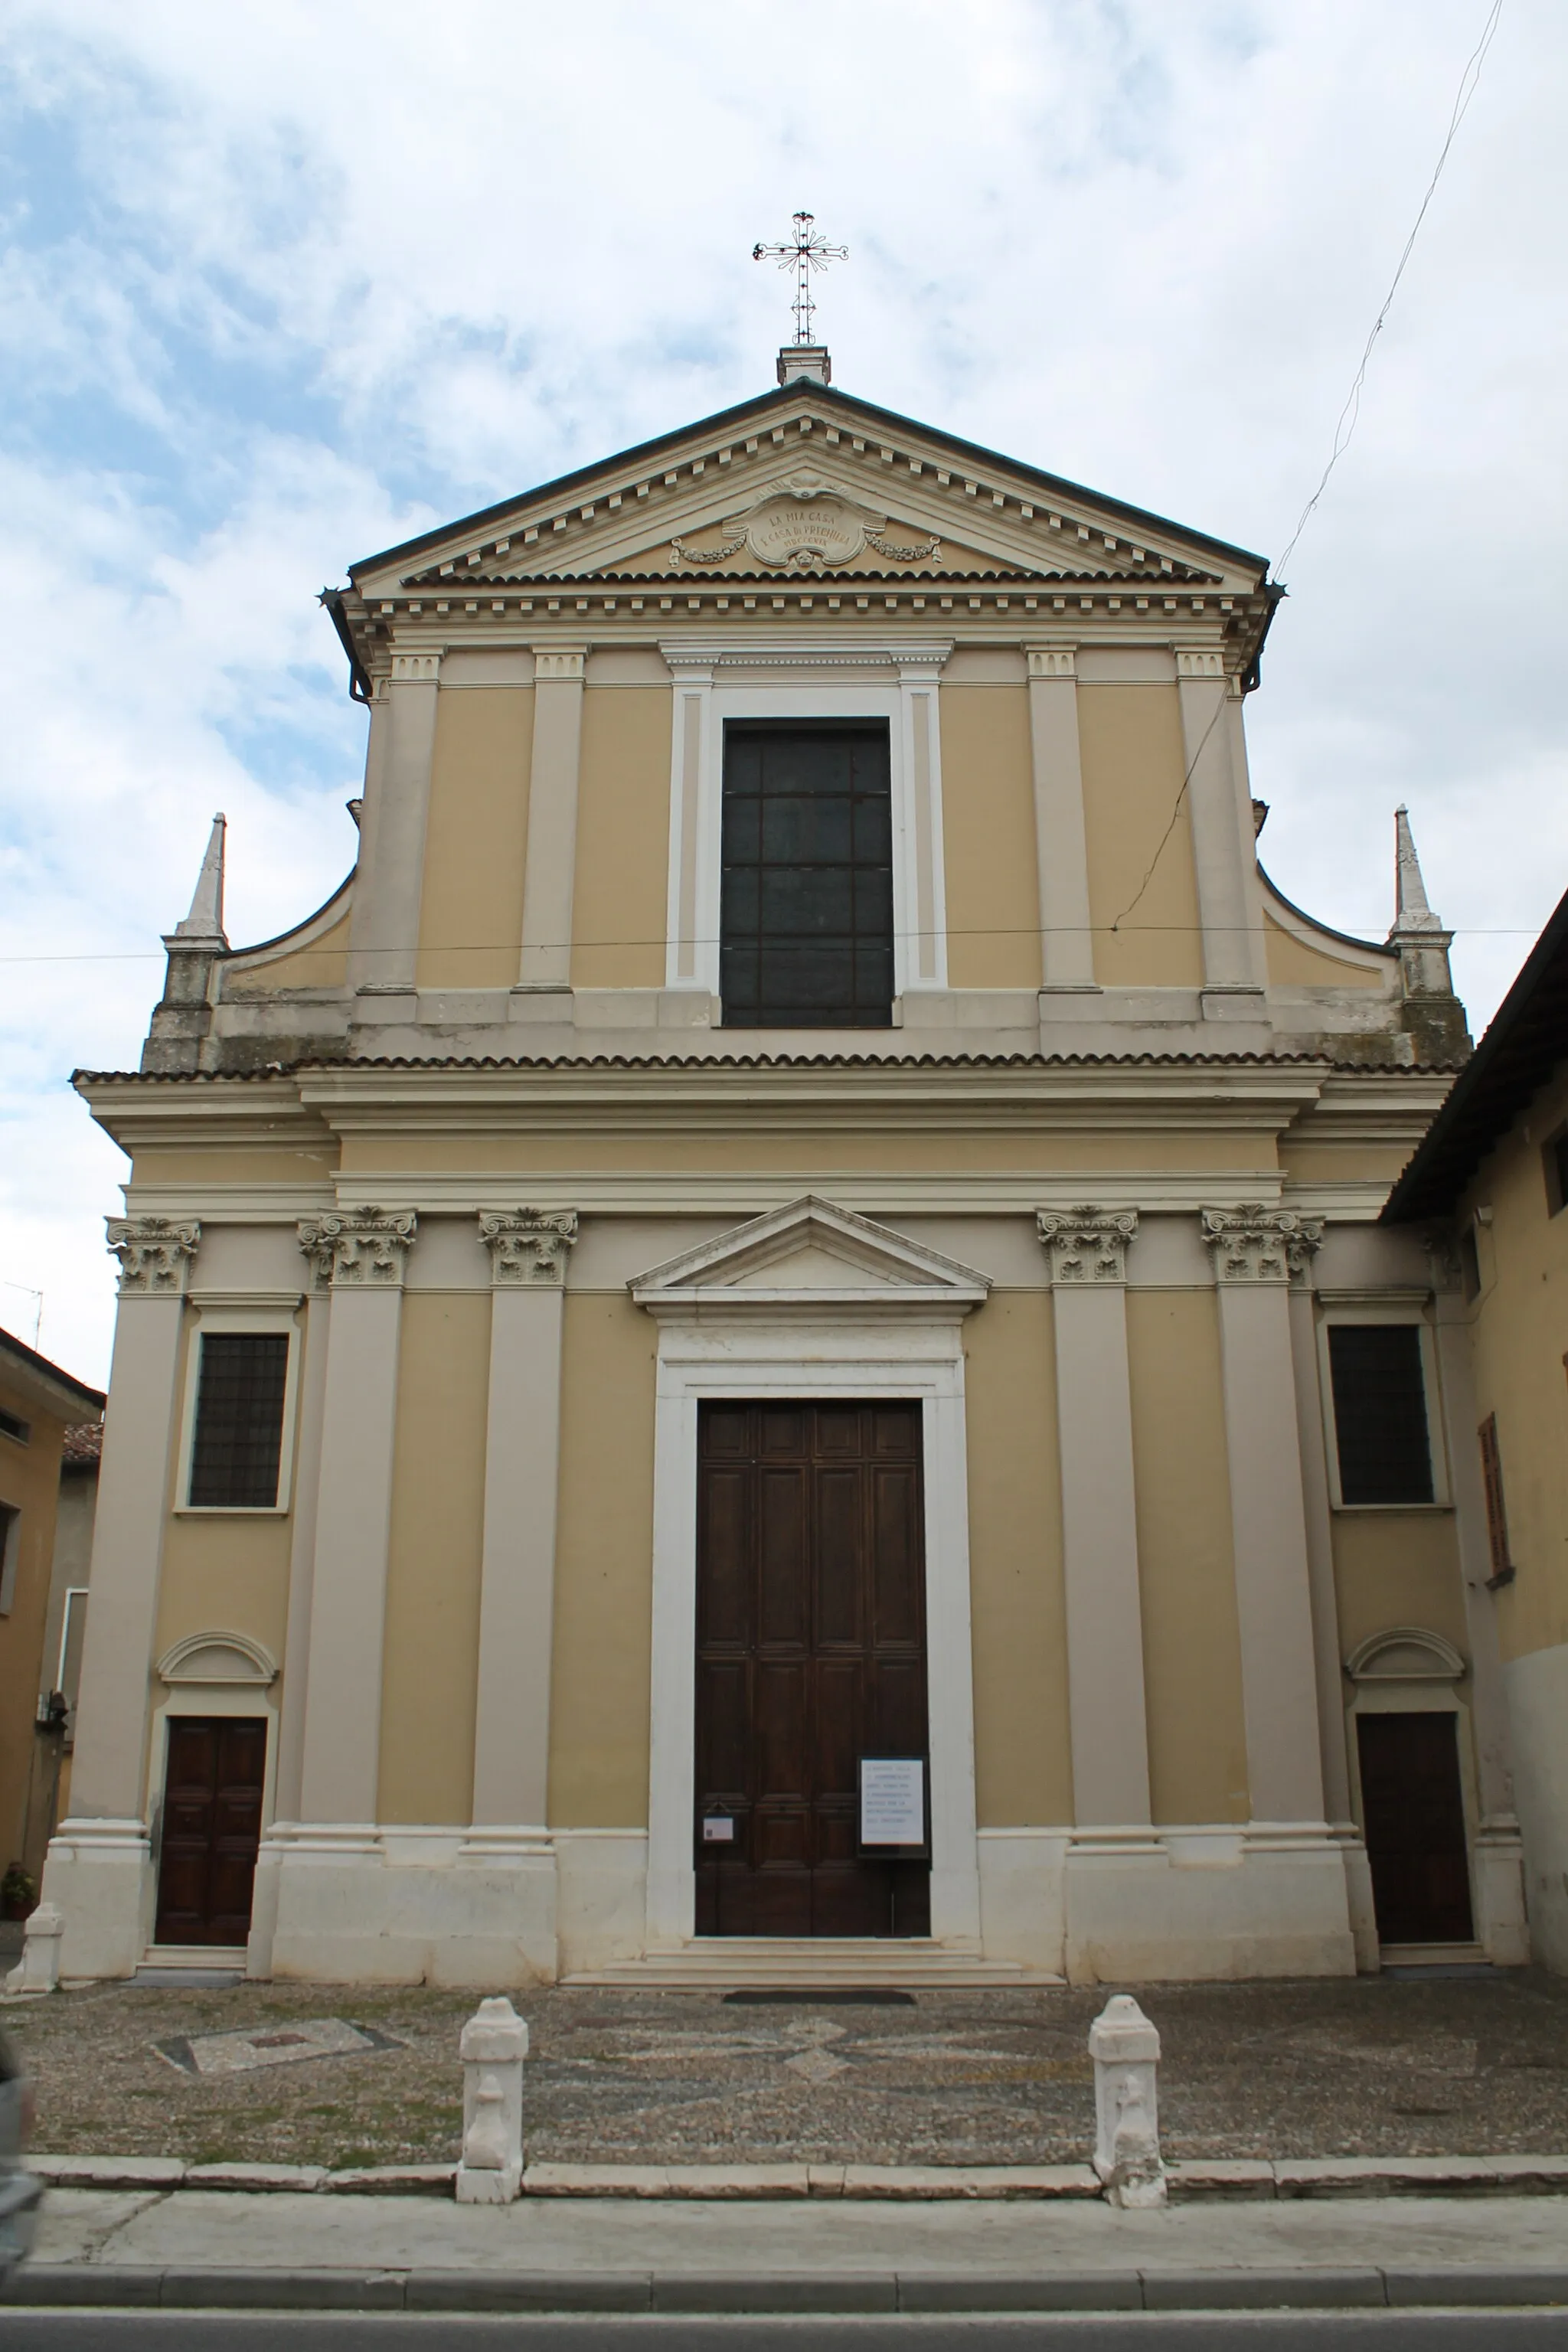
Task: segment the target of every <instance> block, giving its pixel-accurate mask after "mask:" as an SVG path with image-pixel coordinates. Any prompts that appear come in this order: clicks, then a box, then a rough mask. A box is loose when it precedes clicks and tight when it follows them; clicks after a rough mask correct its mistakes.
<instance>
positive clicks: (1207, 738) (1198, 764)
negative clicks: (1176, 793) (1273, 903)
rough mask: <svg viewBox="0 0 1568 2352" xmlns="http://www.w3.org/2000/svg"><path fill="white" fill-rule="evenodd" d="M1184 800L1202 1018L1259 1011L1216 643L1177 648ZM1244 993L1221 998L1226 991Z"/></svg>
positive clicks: (1257, 923)
mask: <svg viewBox="0 0 1568 2352" xmlns="http://www.w3.org/2000/svg"><path fill="white" fill-rule="evenodd" d="M1176 690H1177V693H1178V695H1179V697H1180V698H1181V707H1182V745H1183V752H1184V758H1185V761H1186V766H1187V774H1188V782H1187V806H1188V809H1189V811H1190V814H1191V818H1192V830H1193V859H1194V865H1195V866H1196V869H1197V885H1198V916H1199V919H1200V921H1201V922H1202V924H1203V929H1204V994H1205V1002H1204V1011H1205V1015H1206V1016H1207V1017H1209V1018H1215V1017H1216V1016H1217V1017H1220V1018H1226V1017H1231V1018H1237V1017H1239V1018H1243V1019H1247V1018H1251V1019H1260V1018H1261V1017H1262V1011H1263V1006H1262V1002H1261V992H1262V990H1263V988H1264V986H1265V984H1266V981H1267V971H1266V968H1265V964H1264V956H1263V911H1262V907H1261V905H1260V903H1259V900H1258V889H1257V884H1256V875H1255V869H1256V865H1257V854H1256V851H1255V849H1254V846H1253V843H1254V838H1255V836H1254V834H1253V829H1252V805H1251V801H1250V798H1249V796H1248V794H1247V789H1246V779H1245V777H1241V776H1238V775H1237V769H1236V763H1235V761H1233V759H1232V756H1231V727H1230V724H1229V716H1230V714H1229V710H1228V708H1227V701H1228V698H1229V697H1230V694H1231V681H1230V680H1229V679H1228V678H1227V677H1226V668H1225V656H1223V654H1221V653H1220V652H1219V650H1218V649H1217V647H1214V646H1177V647H1176ZM1237 991H1241V992H1247V993H1245V994H1243V996H1242V997H1241V1000H1240V1002H1239V1003H1231V1004H1229V1005H1227V1004H1226V1002H1225V999H1226V995H1227V994H1230V995H1232V996H1234V995H1235V993H1236V992H1237Z"/></svg>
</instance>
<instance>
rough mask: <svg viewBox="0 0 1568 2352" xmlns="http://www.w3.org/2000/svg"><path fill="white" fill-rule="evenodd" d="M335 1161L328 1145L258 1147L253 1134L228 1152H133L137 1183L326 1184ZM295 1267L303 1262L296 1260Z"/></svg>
mask: <svg viewBox="0 0 1568 2352" xmlns="http://www.w3.org/2000/svg"><path fill="white" fill-rule="evenodd" d="M337 1163H338V1154H337V1147H336V1145H335V1144H332V1143H326V1142H323V1143H321V1144H310V1143H307V1144H299V1145H291V1144H289V1143H284V1142H280V1143H279V1145H278V1147H277V1149H276V1150H267V1149H265V1148H262V1147H258V1145H257V1143H256V1140H255V1137H254V1135H252V1136H250V1137H249V1138H247V1141H246V1142H245V1143H244V1144H242V1145H238V1146H237V1147H236V1148H234V1149H233V1150H223V1149H220V1150H196V1149H194V1148H193V1149H190V1150H178V1149H176V1150H161V1151H160V1150H139V1151H138V1152H137V1153H136V1156H135V1165H134V1169H133V1171H132V1181H133V1182H134V1183H137V1184H189V1185H201V1184H308V1185H321V1184H329V1183H331V1178H332V1171H333V1170H334V1169H335V1168H336V1166H337ZM300 1263H301V1265H302V1264H303V1263H304V1261H303V1260H301V1261H300Z"/></svg>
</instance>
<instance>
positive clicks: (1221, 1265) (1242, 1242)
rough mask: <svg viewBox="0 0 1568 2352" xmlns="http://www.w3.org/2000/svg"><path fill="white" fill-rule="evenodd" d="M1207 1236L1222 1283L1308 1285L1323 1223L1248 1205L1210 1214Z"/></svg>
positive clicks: (1206, 1222)
mask: <svg viewBox="0 0 1568 2352" xmlns="http://www.w3.org/2000/svg"><path fill="white" fill-rule="evenodd" d="M1203 1233H1204V1239H1205V1242H1206V1243H1207V1244H1208V1246H1209V1249H1210V1250H1211V1251H1212V1253H1213V1255H1214V1274H1215V1281H1216V1282H1305V1280H1306V1278H1307V1274H1308V1270H1309V1268H1310V1265H1311V1263H1312V1258H1313V1255H1314V1253H1315V1252H1316V1250H1317V1249H1318V1247H1319V1244H1321V1241H1322V1238H1323V1221H1322V1219H1321V1217H1299V1216H1297V1214H1296V1213H1295V1211H1294V1210H1293V1209H1266V1208H1265V1207H1264V1205H1263V1203H1262V1202H1261V1201H1244V1202H1242V1203H1241V1205H1240V1206H1239V1208H1235V1209H1205V1211H1204V1212H1203Z"/></svg>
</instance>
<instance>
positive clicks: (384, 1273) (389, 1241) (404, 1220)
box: [298, 1208, 419, 1290]
mask: <svg viewBox="0 0 1568 2352" xmlns="http://www.w3.org/2000/svg"><path fill="white" fill-rule="evenodd" d="M418 1230H419V1220H418V1218H417V1216H416V1214H415V1212H414V1211H413V1210H412V1209H392V1210H386V1209H373V1208H363V1209H335V1210H331V1211H330V1212H329V1213H327V1214H326V1215H325V1216H321V1217H307V1218H306V1219H305V1220H304V1222H303V1223H301V1224H300V1226H299V1228H298V1231H299V1235H300V1248H301V1249H302V1250H303V1251H304V1253H305V1255H306V1256H307V1257H308V1258H309V1259H310V1265H311V1270H312V1272H313V1273H314V1275H315V1278H316V1280H317V1282H318V1283H330V1284H331V1286H332V1287H333V1289H335V1290H341V1289H373V1288H374V1289H382V1290H387V1289H397V1288H400V1287H401V1286H402V1283H403V1277H404V1274H405V1271H406V1269H407V1265H408V1253H409V1251H410V1250H411V1249H412V1248H413V1246H414V1237H415V1235H416V1233H417V1232H418Z"/></svg>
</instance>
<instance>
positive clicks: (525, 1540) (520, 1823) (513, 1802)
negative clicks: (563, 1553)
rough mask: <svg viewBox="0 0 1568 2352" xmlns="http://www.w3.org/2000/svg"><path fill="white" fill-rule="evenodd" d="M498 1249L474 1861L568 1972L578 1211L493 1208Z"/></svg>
mask: <svg viewBox="0 0 1568 2352" xmlns="http://www.w3.org/2000/svg"><path fill="white" fill-rule="evenodd" d="M479 1234H480V1238H481V1239H482V1240H483V1242H484V1244H485V1246H486V1248H487V1249H488V1250H489V1257H490V1281H491V1285H492V1290H491V1302H490V1380H489V1424H488V1430H487V1439H486V1451H485V1533H484V1552H483V1561H482V1567H481V1570H480V1589H479V1700H478V1711H477V1717H476V1721H475V1728H474V1800H473V1826H472V1827H471V1829H470V1830H469V1832H468V1838H467V1839H466V1841H465V1843H464V1846H463V1854H462V1859H463V1860H464V1861H465V1862H466V1863H468V1864H473V1865H475V1866H477V1867H479V1868H482V1869H484V1870H487V1871H489V1872H490V1873H492V1874H496V1875H497V1876H498V1878H504V1879H505V1880H506V1881H507V1882H508V1886H507V1892H508V1895H509V1908H510V1921H509V1923H508V1924H509V1926H510V1931H511V1933H512V1935H513V1936H514V1937H516V1938H517V1939H518V1940H520V1941H521V1942H522V1943H523V1944H524V1945H525V1946H526V1948H528V1950H529V1952H530V1954H531V1957H532V1958H533V1960H534V1964H535V1966H536V1968H537V1969H538V1971H539V1973H540V1974H541V1975H542V1976H545V1977H553V1975H554V1973H555V1865H554V1856H553V1853H552V1848H551V1843H550V1837H549V1832H548V1831H547V1830H546V1828H545V1822H546V1818H547V1811H548V1794H549V1790H548V1781H549V1769H550V1669H551V1634H552V1622H553V1616H554V1596H555V1509H556V1490H557V1483H558V1473H559V1460H560V1444H561V1325H562V1309H563V1292H564V1285H565V1277H566V1254H567V1252H568V1251H569V1250H570V1249H571V1247H572V1244H573V1243H574V1241H575V1240H576V1237H577V1220H576V1217H575V1215H574V1213H572V1212H571V1211H570V1210H564V1211H542V1210H538V1209H518V1210H512V1211H505V1212H496V1213H491V1212H489V1211H485V1212H482V1213H481V1214H480V1217H479Z"/></svg>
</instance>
